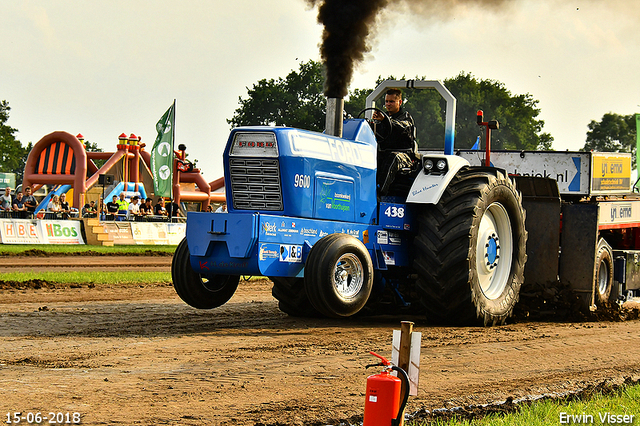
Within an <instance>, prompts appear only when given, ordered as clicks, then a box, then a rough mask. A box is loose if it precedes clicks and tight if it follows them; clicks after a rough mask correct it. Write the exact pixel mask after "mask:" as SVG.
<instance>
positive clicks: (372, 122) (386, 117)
mask: <svg viewBox="0 0 640 426" xmlns="http://www.w3.org/2000/svg"><path fill="white" fill-rule="evenodd" d="M369 110H373V111H378V112H379V113H381V114H382V116H383V119H382V121H378V120H374V119H368V118H367V119H366V120H367V123H369V125H371V128H372V130H373V133H374V135H375V136H376V140H377V141H378V142H380V141H383V140H385V139H387V138H388V137H389V136H391V131H392V130H393V127H392V126H391V118H389V115H388V114H387V113H386V112H384V111H383V110H381V109H380V108H375V107H369V108H365V109H363V110H362V111H360V112H359V113H358V117H357V118H360V116H362V114H363V113H364V112H366V111H369ZM379 123H385V126H383V127H386V128H387V129H389V130H388V131H386V132H385V134H382V133H380V132H378V129H377V127H378V124H379Z"/></svg>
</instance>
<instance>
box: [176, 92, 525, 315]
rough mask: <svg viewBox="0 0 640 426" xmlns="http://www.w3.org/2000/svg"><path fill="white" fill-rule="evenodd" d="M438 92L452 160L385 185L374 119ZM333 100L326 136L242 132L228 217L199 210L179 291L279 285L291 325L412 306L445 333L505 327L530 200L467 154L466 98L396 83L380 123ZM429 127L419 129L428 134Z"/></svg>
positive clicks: (519, 274)
mask: <svg viewBox="0 0 640 426" xmlns="http://www.w3.org/2000/svg"><path fill="white" fill-rule="evenodd" d="M393 87H396V88H398V87H399V88H405V87H411V88H431V89H436V90H437V91H438V92H439V93H440V94H441V95H442V96H443V97H444V98H445V100H446V103H447V111H446V132H445V133H446V134H445V149H444V153H433V152H422V153H421V158H420V161H419V162H418V163H417V164H416V166H415V167H414V168H413V169H405V170H402V171H401V172H400V175H399V176H398V178H397V179H396V180H397V182H396V184H397V185H398V188H396V190H395V192H394V195H390V196H382V195H380V194H379V193H378V188H377V186H376V172H377V161H376V158H377V149H378V148H377V147H378V143H377V140H376V137H378V138H380V137H385V136H384V135H376V134H375V132H374V130H372V128H374V127H375V125H374V123H373V120H371V118H370V117H371V113H370V110H372V109H375V108H374V107H373V106H374V102H375V100H376V99H377V98H379V97H380V96H381V94H383V93H384V92H385V91H386V90H387V89H388V88H393ZM341 102H342V101H341V100H336V99H329V100H328V108H327V109H328V114H327V130H326V131H325V132H324V133H317V132H312V131H306V130H300V129H295V128H285V127H267V126H259V127H258V126H256V127H239V128H235V129H233V130H232V131H231V134H230V136H229V139H228V142H227V145H226V148H225V151H224V176H225V190H226V194H227V205H228V213H205V212H190V213H188V215H187V231H186V237H185V239H184V240H183V241H182V242H181V243H180V245H179V246H178V248H177V250H176V252H175V255H174V258H173V263H172V279H173V283H174V287H175V289H176V291H177V293H178V295H179V296H180V297H181V298H182V300H184V301H185V302H186V303H187V304H189V305H191V306H193V307H195V308H199V309H211V308H215V307H218V306H221V305H223V304H224V303H226V302H227V301H228V300H229V299H230V298H231V297H232V296H233V294H234V292H235V290H236V289H237V287H238V283H239V280H240V276H246V275H260V276H265V277H269V279H270V280H271V281H273V290H272V292H273V296H274V297H275V298H276V299H277V300H278V302H279V307H280V309H281V310H282V311H283V312H285V313H287V314H289V315H292V316H327V317H334V318H343V317H350V316H353V315H355V314H357V313H358V312H360V311H362V310H363V309H367V310H368V311H369V312H373V313H378V314H385V313H390V312H395V309H396V308H398V307H400V308H411V309H413V310H414V311H418V312H421V313H424V314H425V315H426V316H427V318H428V319H429V320H430V321H432V322H434V323H440V324H445V323H446V324H477V323H480V324H485V325H491V324H502V323H503V322H504V321H505V319H506V318H507V317H508V316H509V315H511V313H512V311H513V307H514V305H515V303H516V302H517V301H518V295H519V291H520V287H521V285H522V282H523V270H524V266H525V261H526V248H525V245H526V240H527V233H526V230H525V224H524V221H525V213H524V210H523V207H522V199H521V196H520V195H519V193H518V191H517V190H516V187H515V185H514V183H513V182H512V180H511V179H510V178H509V177H508V176H507V175H506V173H505V172H504V171H503V170H500V169H496V168H489V167H479V166H474V167H472V166H470V165H469V162H468V161H467V160H465V159H463V158H461V157H460V156H457V155H454V152H453V138H454V132H453V129H454V120H455V98H454V97H453V96H452V95H451V94H450V92H449V91H448V90H447V89H446V88H445V87H444V86H443V85H442V84H441V83H440V82H438V81H413V80H409V81H404V80H403V81H385V82H383V83H382V84H381V85H380V86H379V87H378V88H376V90H375V91H374V92H373V93H372V94H371V95H370V96H369V97H368V98H367V106H368V107H370V108H367V110H369V111H367V116H368V118H363V119H347V120H344V121H343V119H342V116H343V114H342V108H341V105H342V104H341ZM418 125H419V124H418Z"/></svg>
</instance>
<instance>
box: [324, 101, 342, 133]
mask: <svg viewBox="0 0 640 426" xmlns="http://www.w3.org/2000/svg"><path fill="white" fill-rule="evenodd" d="M343 114H344V99H342V98H327V122H326V125H325V133H326V134H328V135H332V136H337V137H339V138H341V137H342V116H343Z"/></svg>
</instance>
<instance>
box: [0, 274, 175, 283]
mask: <svg viewBox="0 0 640 426" xmlns="http://www.w3.org/2000/svg"><path fill="white" fill-rule="evenodd" d="M1 279H2V280H3V281H18V282H24V281H29V280H43V281H47V282H49V283H60V284H145V283H147V284H150V283H167V284H170V283H171V282H172V281H171V272H144V273H141V272H139V271H96V272H91V271H90V272H58V271H43V272H7V273H3V274H2V276H1Z"/></svg>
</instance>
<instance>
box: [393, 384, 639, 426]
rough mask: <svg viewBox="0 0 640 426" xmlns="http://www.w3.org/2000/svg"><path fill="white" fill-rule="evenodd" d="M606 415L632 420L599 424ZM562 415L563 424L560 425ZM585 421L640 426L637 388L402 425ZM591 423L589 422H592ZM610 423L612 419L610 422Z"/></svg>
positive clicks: (526, 425) (534, 425) (527, 425)
mask: <svg viewBox="0 0 640 426" xmlns="http://www.w3.org/2000/svg"><path fill="white" fill-rule="evenodd" d="M607 413H609V414H611V415H614V416H617V415H625V414H626V415H627V416H628V418H627V420H630V416H634V417H633V421H632V422H631V423H629V422H627V423H624V418H622V417H619V418H614V420H617V422H611V421H607V419H605V420H604V422H602V421H601V418H600V415H602V416H605V415H606V414H607ZM561 415H563V416H564V417H563V419H564V422H562V423H561ZM568 415H573V416H583V415H588V416H592V418H585V417H584V416H583V417H581V419H582V420H583V421H582V422H581V423H578V422H577V421H575V420H574V419H572V418H570V417H567V416H568ZM584 420H588V421H587V422H586V423H587V424H595V425H600V424H632V425H640V385H633V386H624V387H621V388H620V389H618V390H617V391H614V392H613V393H611V394H609V395H603V394H601V393H596V394H595V395H593V397H592V398H590V399H588V400H577V401H569V402H555V401H551V400H545V401H541V402H537V403H533V404H531V405H522V406H521V407H520V408H519V409H518V410H517V411H516V412H514V413H511V414H507V415H501V414H490V415H488V416H486V417H483V418H481V419H477V420H461V419H459V418H458V419H456V418H454V419H453V420H448V421H443V420H432V421H425V420H414V421H408V422H405V424H406V425H407V426H427V425H429V426H432V425H437V426H546V425H560V424H584V423H585V422H584ZM591 420H592V421H591ZM609 420H611V419H609Z"/></svg>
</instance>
